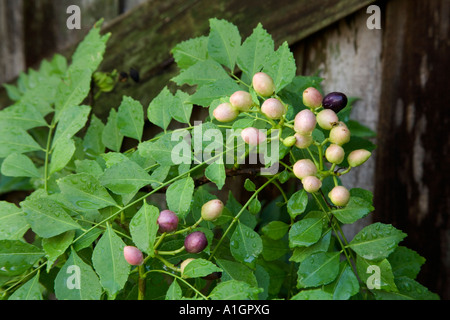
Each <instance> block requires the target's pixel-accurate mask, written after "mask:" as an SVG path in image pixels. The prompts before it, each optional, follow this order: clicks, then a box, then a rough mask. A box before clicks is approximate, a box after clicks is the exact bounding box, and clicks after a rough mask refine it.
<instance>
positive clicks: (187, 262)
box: [180, 258, 195, 273]
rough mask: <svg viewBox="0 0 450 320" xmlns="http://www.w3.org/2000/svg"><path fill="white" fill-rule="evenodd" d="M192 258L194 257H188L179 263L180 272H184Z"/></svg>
mask: <svg viewBox="0 0 450 320" xmlns="http://www.w3.org/2000/svg"><path fill="white" fill-rule="evenodd" d="M194 260H195V259H194V258H188V259H186V260H184V261H183V262H182V263H181V265H180V269H181V273H183V272H184V269H185V268H186V266H187V265H188V264H189V262H191V261H194Z"/></svg>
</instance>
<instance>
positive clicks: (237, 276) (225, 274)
mask: <svg viewBox="0 0 450 320" xmlns="http://www.w3.org/2000/svg"><path fill="white" fill-rule="evenodd" d="M216 262H217V265H218V266H219V267H220V268H221V269H222V278H221V281H223V282H225V281H228V280H236V281H243V282H246V283H248V284H249V285H250V286H252V287H256V286H257V285H258V282H257V281H256V277H255V274H254V272H253V270H252V269H250V268H249V267H247V266H245V265H243V264H242V263H239V262H235V261H230V260H225V259H217V260H216Z"/></svg>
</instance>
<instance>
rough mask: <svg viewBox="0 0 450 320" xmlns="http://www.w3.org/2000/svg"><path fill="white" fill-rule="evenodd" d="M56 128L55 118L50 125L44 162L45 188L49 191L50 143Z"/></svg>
mask: <svg viewBox="0 0 450 320" xmlns="http://www.w3.org/2000/svg"><path fill="white" fill-rule="evenodd" d="M54 128H55V118H53V120H52V124H51V125H50V126H49V131H48V137H47V146H46V147H45V162H44V190H45V192H48V179H49V176H48V164H49V156H50V153H51V150H50V144H51V141H52V136H53V130H54Z"/></svg>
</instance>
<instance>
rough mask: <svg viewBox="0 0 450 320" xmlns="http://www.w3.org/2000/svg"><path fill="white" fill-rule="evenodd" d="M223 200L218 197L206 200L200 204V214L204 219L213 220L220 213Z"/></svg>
mask: <svg viewBox="0 0 450 320" xmlns="http://www.w3.org/2000/svg"><path fill="white" fill-rule="evenodd" d="M223 207H224V205H223V202H222V201H220V200H219V199H214V200H210V201H208V202H206V203H205V204H204V205H203V206H202V210H201V215H202V218H203V220H205V221H214V220H216V219H217V218H219V217H220V216H221V215H222V211H223Z"/></svg>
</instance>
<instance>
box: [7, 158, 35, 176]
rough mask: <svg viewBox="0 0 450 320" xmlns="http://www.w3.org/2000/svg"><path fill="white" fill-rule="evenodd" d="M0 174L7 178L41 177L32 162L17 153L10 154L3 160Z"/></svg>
mask: <svg viewBox="0 0 450 320" xmlns="http://www.w3.org/2000/svg"><path fill="white" fill-rule="evenodd" d="M2 174H3V175H5V176H8V177H34V178H40V177H41V175H40V173H39V171H38V170H37V169H36V166H35V165H34V163H33V161H31V159H30V158H28V157H27V156H25V155H23V154H19V153H12V154H10V155H9V156H8V157H6V159H5V160H3V163H2Z"/></svg>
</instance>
